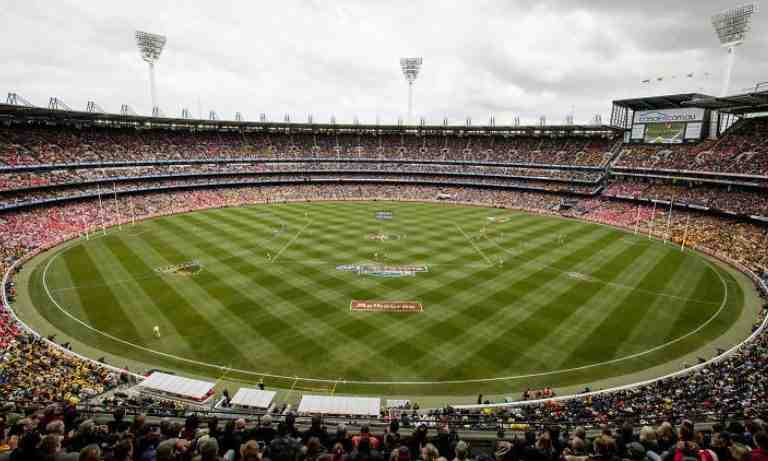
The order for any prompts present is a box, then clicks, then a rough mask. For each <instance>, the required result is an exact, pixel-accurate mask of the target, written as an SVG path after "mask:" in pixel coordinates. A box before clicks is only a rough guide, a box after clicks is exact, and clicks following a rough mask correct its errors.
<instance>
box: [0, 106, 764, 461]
mask: <svg viewBox="0 0 768 461" xmlns="http://www.w3.org/2000/svg"><path fill="white" fill-rule="evenodd" d="M0 113H3V114H4V115H5V116H6V118H5V120H6V122H5V124H4V125H3V126H2V128H0V163H1V164H3V165H4V166H3V167H2V168H0V188H2V190H0V211H2V215H1V216H0V238H1V239H2V249H0V251H1V252H2V262H0V271H1V272H2V273H3V274H6V273H7V272H9V270H10V269H11V267H14V265H15V263H16V262H17V261H19V260H21V258H24V257H25V256H26V255H28V254H29V253H31V252H35V251H39V250H41V249H44V248H48V247H51V246H53V245H56V244H58V243H60V242H61V241H63V240H66V239H68V238H74V237H78V236H80V235H82V234H83V233H85V232H87V231H88V230H92V229H98V228H101V227H102V226H105V227H108V226H111V225H114V224H117V223H118V222H128V221H130V220H132V219H143V218H147V217H152V216H160V215H165V214H175V213H183V212H187V211H192V210H200V209H207V208H217V207H234V206H240V205H245V204H253V203H270V202H281V201H305V200H310V201H315V200H316V201H323V200H348V199H353V200H367V199H371V200H373V199H382V198H385V199H388V200H417V201H435V200H447V201H454V202H462V203H474V204H479V205H487V206H497V207H504V208H510V209H520V210H525V211H528V212H532V213H541V214H557V215H562V216H566V217H570V218H576V219H580V220H584V221H591V222H599V223H604V224H609V225H614V226H618V227H623V228H633V227H634V228H636V229H637V230H638V231H639V232H643V233H651V232H655V233H658V234H659V235H660V237H662V238H668V239H669V240H671V241H673V242H676V243H677V244H681V245H683V244H684V245H686V246H690V247H693V248H697V249H699V250H701V251H706V252H709V253H711V254H714V255H718V256H719V257H721V258H723V259H727V260H729V261H732V262H734V263H735V264H736V265H737V266H738V267H739V268H740V269H742V270H744V271H748V272H749V273H750V274H753V275H754V276H755V282H756V283H757V284H758V285H759V284H760V281H759V280H758V278H762V279H763V280H766V279H768V269H766V268H767V266H768V252H766V250H765V248H766V242H768V229H767V228H766V224H765V223H766V220H767V219H768V218H766V216H767V215H768V211H767V209H766V187H768V141H766V136H765V132H766V129H767V127H768V122H766V119H765V118H744V119H742V120H741V121H739V122H737V124H735V125H734V126H733V127H732V128H731V129H730V130H727V131H726V132H725V133H724V134H723V135H722V136H721V137H720V138H719V139H717V140H711V141H701V142H699V143H690V144H681V145H672V146H668V145H665V146H663V147H658V146H647V145H641V147H638V145H632V144H624V143H622V139H621V130H617V129H615V128H611V127H571V128H565V127H560V128H555V127H553V128H551V129H541V128H539V129H532V128H531V129H525V128H515V129H509V130H507V132H499V133H495V132H485V131H483V130H482V129H478V130H477V131H476V132H474V133H464V130H463V129H461V130H460V129H455V130H444V131H445V132H440V133H439V132H428V133H420V132H419V131H418V130H405V129H400V128H397V127H392V128H390V129H388V130H381V129H378V128H369V129H367V130H366V129H362V128H356V127H346V128H345V127H339V128H336V127H330V126H324V127H322V129H316V128H314V127H311V126H310V127H305V128H303V129H300V128H296V129H293V128H290V127H286V126H276V127H262V128H264V129H263V130H261V131H259V130H250V131H249V130H239V129H237V127H234V129H233V128H232V127H217V129H212V128H211V129H207V130H202V129H201V130H196V131H190V130H185V129H178V128H174V129H171V128H169V127H166V126H163V124H162V123H157V125H158V126H155V127H151V126H147V125H145V124H144V122H145V121H141V120H139V121H136V123H134V124H131V123H130V122H128V121H126V120H119V121H117V122H109V121H104V120H97V118H98V116H95V115H93V114H89V115H88V117H90V118H85V119H83V118H82V117H83V115H78V114H69V115H67V114H66V113H60V112H55V111H48V112H46V111H43V110H29V109H23V110H22V109H19V108H15V107H7V106H5V107H0ZM41 117H42V118H43V119H41ZM41 120H42V121H41ZM97 122H98V123H97ZM107 122H108V123H107ZM111 125H114V126H111ZM150 125H151V124H150ZM138 126H141V129H137V127H138ZM437 131H439V130H437ZM102 194H104V199H103V200H102ZM653 200H656V202H654V201H653ZM670 202H672V203H671V207H672V208H673V209H674V213H673V214H667V213H665V212H657V207H658V208H660V209H662V210H666V208H665V207H667V208H668V207H670ZM128 210H130V212H129V211H128ZM11 275H12V274H11ZM4 280H6V281H7V284H6V285H5V286H4V291H5V294H6V297H7V299H8V301H9V304H8V305H5V306H4V308H5V309H4V311H3V312H2V315H1V316H0V329H2V335H0V346H1V347H2V352H3V353H2V362H1V363H0V399H2V400H3V401H4V407H3V413H4V415H5V420H4V422H5V424H6V426H7V428H8V429H9V430H3V431H2V434H3V436H4V437H5V440H4V441H3V442H4V445H2V446H0V451H2V450H3V449H5V451H6V452H9V453H12V454H13V455H12V456H13V457H15V458H17V459H33V458H35V457H37V456H47V457H50V458H56V457H59V456H62V454H63V452H68V453H77V452H80V453H81V454H80V456H81V459H99V456H100V455H99V454H98V453H96V451H97V450H104V451H105V453H108V455H109V456H111V457H114V459H128V458H130V457H131V456H132V455H133V456H134V457H135V458H137V459H153V458H154V459H158V460H160V459H188V458H190V457H191V456H192V455H197V454H200V455H201V456H202V457H203V458H208V459H210V457H211V453H216V454H224V453H227V452H228V451H229V450H232V451H233V454H234V457H235V458H238V457H239V458H243V459H258V458H259V457H260V456H261V455H260V454H257V452H260V450H259V445H258V443H261V444H263V445H264V446H265V447H266V448H265V450H264V456H266V457H269V458H271V459H275V460H278V459H279V460H283V459H285V460H289V459H296V458H297V457H298V454H299V453H303V455H302V456H304V457H306V458H307V459H318V458H320V457H325V458H324V459H327V458H333V459H334V460H341V459H344V458H345V457H347V456H350V457H351V458H353V459H370V458H376V459H378V458H379V457H390V459H397V460H402V461H407V460H410V459H416V458H418V457H421V459H424V460H430V461H436V460H437V458H438V457H440V456H443V457H446V458H453V457H455V458H456V459H459V460H463V459H467V458H471V457H474V456H475V454H477V453H475V454H472V453H468V451H469V448H468V447H467V445H466V443H464V442H463V441H460V438H461V437H464V435H462V434H459V432H463V431H480V430H486V431H493V432H495V431H497V430H498V429H499V428H501V429H505V430H508V431H511V430H523V431H525V430H535V429H539V432H538V434H536V433H533V432H530V433H528V434H526V435H525V436H522V437H517V436H515V437H512V438H511V440H510V441H508V442H499V443H498V444H497V445H496V446H494V447H493V449H492V451H494V452H495V454H496V457H497V459H498V460H508V461H512V460H515V459H518V458H519V457H520V455H521V453H523V452H525V453H533V454H532V455H531V456H533V455H534V454H535V456H537V457H540V458H542V459H549V460H554V459H557V458H558V457H560V456H561V455H563V456H566V459H575V458H570V457H571V456H574V457H579V456H581V455H586V454H594V455H597V456H599V457H602V458H611V459H613V458H615V457H623V458H632V459H645V457H648V459H654V460H655V459H659V457H664V458H665V459H666V458H667V457H670V458H671V457H674V458H675V460H676V461H677V460H678V459H682V458H683V457H686V456H693V457H698V456H699V451H698V450H699V448H702V449H707V450H711V452H712V453H713V455H716V456H717V459H718V460H719V461H724V460H731V459H733V460H738V461H743V460H744V459H747V458H746V457H750V456H751V457H752V459H765V458H764V457H765V452H764V451H763V450H765V449H766V435H765V427H764V426H765V423H764V422H763V421H762V420H761V419H760V418H764V417H765V415H766V412H767V411H768V403H767V402H768V389H767V388H768V384H766V380H765V376H766V373H767V372H768V334H766V333H765V331H764V330H762V326H763V325H764V322H765V311H763V312H762V314H761V315H760V316H759V317H757V318H755V319H754V333H755V334H754V335H753V337H751V338H750V341H747V342H745V343H744V344H743V345H741V346H740V347H739V348H738V349H737V350H735V351H734V352H733V353H731V354H728V355H726V356H724V357H722V358H720V359H718V360H714V361H711V362H708V363H705V364H703V365H702V366H700V367H698V368H696V369H693V370H691V371H689V372H686V373H683V374H680V375H677V376H674V377H669V378H666V379H663V380H660V381H654V382H651V383H647V384H643V385H640V386H635V387H631V388H627V389H622V390H616V391H612V392H605V393H588V394H585V395H584V396H572V397H569V398H565V399H554V398H552V397H554V395H553V391H552V390H551V389H545V390H533V391H531V392H526V393H525V394H524V395H523V396H522V400H526V399H528V400H531V402H530V403H529V404H524V405H519V404H515V405H493V404H492V402H486V403H484V402H482V401H481V402H479V403H480V405H478V406H474V407H473V408H466V409H460V408H454V407H451V406H448V407H445V408H437V409H429V410H424V409H418V408H416V407H415V406H413V405H408V406H406V407H405V408H399V409H397V411H384V412H382V414H381V415H380V416H379V417H378V418H367V419H365V418H363V419H361V418H354V419H353V418H345V417H342V418H341V419H340V421H347V422H351V423H353V425H355V427H356V426H357V425H358V424H361V423H365V424H371V427H372V428H373V429H371V430H372V431H373V432H375V433H374V434H373V435H372V434H370V433H369V431H368V428H367V427H361V428H360V429H359V430H358V429H354V432H353V430H352V428H351V427H350V429H349V430H346V428H345V425H344V424H339V425H338V427H335V428H333V429H331V430H330V433H328V431H327V430H326V429H325V428H324V427H322V426H323V425H325V424H330V421H336V420H334V419H333V418H327V419H326V420H325V421H321V420H319V419H312V420H311V422H310V421H308V420H307V419H306V417H307V415H298V423H297V419H296V417H295V416H294V414H293V413H292V412H291V410H290V408H286V407H285V406H284V405H275V406H273V407H271V408H270V409H269V410H267V413H268V414H269V417H263V415H262V414H256V415H248V416H247V417H245V418H244V419H242V420H241V419H234V418H232V419H228V420H227V422H226V424H220V423H218V422H217V421H216V419H215V417H213V416H212V415H211V416H207V417H203V419H202V420H201V419H199V418H198V417H197V416H190V415H191V414H192V413H201V411H200V408H199V407H195V406H188V405H185V404H183V403H180V402H178V401H173V400H169V399H162V398H157V397H150V398H139V399H137V398H133V397H129V396H126V395H125V394H123V393H122V390H123V388H124V387H125V386H127V385H130V384H132V383H133V382H134V379H135V378H133V377H132V375H131V374H130V373H129V372H132V371H134V372H141V371H144V370H120V369H116V368H114V367H107V366H106V364H104V365H102V364H100V363H98V362H95V361H92V360H89V359H86V358H83V357H80V356H78V355H75V354H70V353H68V351H67V349H68V348H69V346H71V345H68V344H56V343H55V338H51V339H52V340H51V339H46V338H40V337H38V336H37V335H36V334H35V333H34V332H32V331H29V330H27V329H26V327H25V326H24V325H22V324H20V323H19V321H18V320H17V318H16V317H15V315H14V313H13V311H12V310H11V309H12V306H13V302H14V298H15V296H16V287H15V285H14V282H13V279H12V277H11V278H8V279H4ZM760 286H764V285H760ZM73 352H77V351H73ZM479 400H482V399H479ZM497 403H498V402H497ZM112 411H115V412H116V415H115V417H114V418H107V419H108V420H109V421H105V423H106V424H104V425H101V424H96V423H95V422H94V420H93V419H89V418H90V417H92V416H93V415H99V414H103V413H104V412H112ZM126 411H127V412H129V413H131V414H134V415H135V416H134V417H133V418H132V422H130V423H129V422H127V421H126V420H125V419H124V418H123V414H124V413H125V412H126ZM222 411H223V412H224V413H226V409H225V410H222ZM202 413H206V412H202ZM145 414H148V415H156V416H161V417H170V416H185V417H187V418H186V421H185V424H184V425H178V424H177V423H176V422H175V421H173V420H162V421H160V422H147V421H146V419H145V417H144V415H145ZM97 419H98V416H97ZM273 419H274V420H275V422H276V424H273V422H272V420H273ZM689 419H690V420H693V421H696V422H709V423H711V424H712V423H714V424H713V425H711V427H709V428H708V430H707V431H704V432H699V431H697V430H696V429H695V428H694V426H693V424H692V423H691V422H690V421H689ZM306 423H310V424H309V425H308V426H309V427H308V428H307V429H306V430H304V431H300V430H299V429H298V428H297V426H303V425H305V424H306ZM603 424H605V425H607V426H606V427H605V428H604V429H603V430H602V432H601V433H598V434H587V433H586V432H585V431H584V426H586V427H592V428H595V427H597V426H599V425H603ZM401 425H402V426H403V427H404V429H406V430H404V431H403V433H402V434H400V429H399V426H401ZM560 426H562V427H563V428H568V430H569V432H565V431H564V430H561V429H560ZM640 426H643V427H642V429H641V430H640V433H639V436H636V435H635V434H633V431H632V429H633V428H637V427H640ZM157 427H159V431H155V430H154V429H155V428H157ZM202 427H205V428H207V430H201V428H202ZM617 427H618V428H619V430H615V429H612V428H617ZM60 436H63V437H60ZM466 437H472V436H471V435H469V436H466ZM297 439H298V440H297ZM41 440H42V443H40V441H41ZM249 440H253V441H256V443H244V444H243V442H247V441H249ZM678 442H685V443H683V444H682V445H680V444H678ZM750 449H751V450H752V451H751V454H749V453H748V451H749V450H750ZM105 456H107V455H106V454H105ZM761 457H762V458H761ZM579 459H581V458H579Z"/></svg>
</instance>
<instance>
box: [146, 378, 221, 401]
mask: <svg viewBox="0 0 768 461" xmlns="http://www.w3.org/2000/svg"><path fill="white" fill-rule="evenodd" d="M139 386H140V387H143V388H145V389H148V390H151V391H156V392H164V393H166V394H174V395H178V396H181V397H184V398H187V399H192V400H203V399H205V398H206V396H207V395H208V392H209V391H210V390H211V389H213V386H214V384H213V383H211V382H208V381H200V380H198V379H191V378H183V377H181V376H176V375H169V374H167V373H160V372H157V371H156V372H154V373H152V374H151V375H149V377H148V378H147V379H145V380H144V381H142V382H141V383H140V384H139Z"/></svg>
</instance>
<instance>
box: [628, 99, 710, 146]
mask: <svg viewBox="0 0 768 461" xmlns="http://www.w3.org/2000/svg"><path fill="white" fill-rule="evenodd" d="M706 115H707V113H706V111H705V110H704V109H700V108H691V109H663V110H646V111H640V112H635V113H634V116H633V120H632V131H631V134H630V141H631V142H644V143H649V144H680V143H683V142H687V141H698V140H700V139H701V138H702V136H703V134H704V130H703V127H704V123H705V120H704V119H705V116H706Z"/></svg>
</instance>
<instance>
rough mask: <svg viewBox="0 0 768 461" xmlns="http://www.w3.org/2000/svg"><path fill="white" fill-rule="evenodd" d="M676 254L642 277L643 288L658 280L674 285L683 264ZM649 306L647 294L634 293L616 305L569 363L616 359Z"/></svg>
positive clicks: (671, 253) (669, 255)
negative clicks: (675, 274)
mask: <svg viewBox="0 0 768 461" xmlns="http://www.w3.org/2000/svg"><path fill="white" fill-rule="evenodd" d="M682 261H683V260H682V258H679V257H678V255H676V254H675V253H674V252H670V253H668V254H667V255H666V256H665V257H664V258H662V259H660V260H658V261H657V262H656V264H655V265H654V267H653V269H651V270H650V271H648V273H647V274H646V275H645V277H643V279H642V280H641V282H640V285H643V284H648V283H651V280H654V279H655V280H659V281H663V282H659V283H663V284H665V285H666V284H670V283H673V282H674V277H673V275H674V273H675V272H676V271H677V270H678V268H679V267H680V265H681V264H682ZM648 304H650V303H649V297H648V294H647V293H645V292H639V291H637V290H632V291H631V292H629V293H628V294H627V295H626V296H625V297H624V298H622V300H621V302H619V303H617V304H616V308H615V309H614V310H613V313H612V315H610V316H608V317H607V318H605V319H604V320H603V321H602V322H601V323H600V324H599V325H597V326H596V328H595V329H594V330H593V331H592V332H591V333H590V334H589V335H587V337H586V338H584V340H582V341H581V342H580V343H579V344H578V345H577V346H576V347H574V349H573V351H572V352H571V354H570V355H569V356H568V359H567V360H566V363H589V362H593V361H598V360H609V359H613V358H615V357H616V351H617V350H618V349H619V348H620V347H621V345H622V343H623V340H624V339H626V338H627V337H628V336H629V335H628V334H627V331H626V328H627V327H628V326H629V327H632V326H637V325H639V324H640V320H641V319H642V317H643V315H644V313H645V309H647V308H648V307H647V306H648ZM595 338H599V340H600V345H599V347H596V346H595Z"/></svg>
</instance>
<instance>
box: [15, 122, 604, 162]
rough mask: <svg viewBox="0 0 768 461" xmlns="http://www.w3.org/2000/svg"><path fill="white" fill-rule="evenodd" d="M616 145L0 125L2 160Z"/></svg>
mask: <svg viewBox="0 0 768 461" xmlns="http://www.w3.org/2000/svg"><path fill="white" fill-rule="evenodd" d="M615 142H616V140H614V139H608V138H604V137H595V136H587V137H570V138H560V137H558V138H552V137H545V136H523V135H518V136H498V135H485V136H469V135H466V136H460V135H447V134H445V135H419V134H407V135H406V134H402V135H380V134H376V133H359V134H336V133H333V132H327V133H326V132H323V133H316V134H294V133H290V132H284V133H277V132H271V133H270V132H240V131H229V132H223V131H195V132H192V131H188V130H161V129H146V130H139V129H134V128H122V129H118V128H97V127H89V128H86V127H83V128H74V127H55V126H47V125H46V126H42V125H37V126H35V125H23V126H21V125H12V126H6V127H0V164H5V165H25V164H41V163H42V164H49V163H76V162H99V161H125V160H133V161H137V160H180V159H207V158H211V159H215V158H247V157H261V158H306V157H344V158H366V159H442V160H484V161H497V162H518V163H533V164H560V165H583V166H600V165H604V164H605V163H607V162H608V160H610V154H609V152H610V151H611V149H612V148H613V146H614V144H615Z"/></svg>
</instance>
